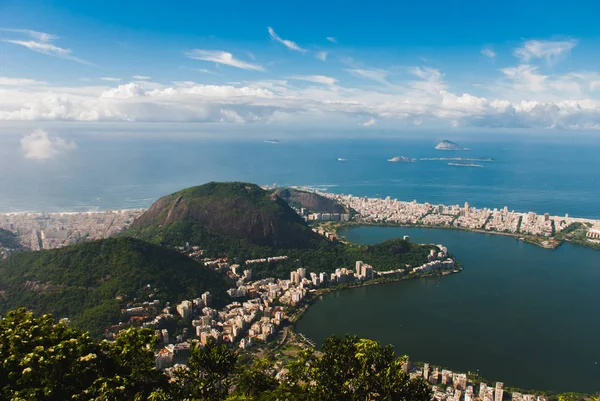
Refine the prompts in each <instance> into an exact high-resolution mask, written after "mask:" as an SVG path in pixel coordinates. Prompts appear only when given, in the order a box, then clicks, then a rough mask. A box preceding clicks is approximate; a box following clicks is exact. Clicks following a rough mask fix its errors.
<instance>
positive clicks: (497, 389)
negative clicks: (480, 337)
mask: <svg viewBox="0 0 600 401" xmlns="http://www.w3.org/2000/svg"><path fill="white" fill-rule="evenodd" d="M402 368H403V370H404V371H405V373H408V374H409V375H410V377H411V378H415V377H422V378H423V379H424V380H425V381H426V382H428V383H429V384H430V385H431V386H432V393H433V394H432V401H434V400H436V401H463V400H464V401H503V400H508V399H510V400H512V401H547V399H546V398H545V397H542V396H538V395H533V394H521V393H519V392H516V391H515V392H512V393H508V392H506V391H505V390H504V383H502V382H496V385H495V386H489V385H488V384H487V383H481V384H479V388H477V386H474V385H472V383H470V382H469V381H468V378H467V375H466V374H465V373H457V372H453V371H451V370H446V369H442V370H440V369H439V368H432V367H431V366H430V365H429V364H428V363H425V364H424V365H423V367H422V368H421V367H417V366H415V367H414V368H412V369H410V363H408V362H406V363H405V364H404V365H403V366H402Z"/></svg>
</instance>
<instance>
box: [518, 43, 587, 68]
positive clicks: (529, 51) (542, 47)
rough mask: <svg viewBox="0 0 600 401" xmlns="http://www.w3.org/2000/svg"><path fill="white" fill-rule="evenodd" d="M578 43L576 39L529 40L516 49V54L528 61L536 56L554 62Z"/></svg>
mask: <svg viewBox="0 0 600 401" xmlns="http://www.w3.org/2000/svg"><path fill="white" fill-rule="evenodd" d="M576 45H577V41H576V40H574V39H571V40H562V41H552V40H529V41H527V42H525V43H524V44H523V47H519V48H517V49H515V51H514V55H515V56H516V57H519V58H520V59H522V60H523V61H524V62H526V63H527V62H529V61H530V60H532V59H536V58H542V59H545V60H546V61H548V62H552V61H554V60H556V59H557V58H559V57H560V56H561V55H562V54H563V53H567V52H569V51H570V50H571V49H573V48H574V47H575V46H576Z"/></svg>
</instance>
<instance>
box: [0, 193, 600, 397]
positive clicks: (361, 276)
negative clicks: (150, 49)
mask: <svg viewBox="0 0 600 401" xmlns="http://www.w3.org/2000/svg"><path fill="white" fill-rule="evenodd" d="M320 195H322V196H325V197H328V198H330V199H334V200H335V201H337V202H339V203H340V204H342V205H345V206H347V207H348V208H350V209H351V210H352V211H353V213H352V214H350V213H312V212H311V211H310V210H307V209H305V208H298V209H295V210H296V212H297V213H298V214H299V215H300V216H302V217H303V218H304V219H305V220H306V221H308V222H309V223H314V226H313V227H314V228H313V231H315V232H316V233H318V234H320V235H322V236H325V237H326V238H328V239H329V240H331V241H336V240H337V237H336V233H335V231H327V230H326V229H324V228H322V227H323V226H322V223H327V222H340V223H350V222H358V223H392V224H401V225H423V226H433V227H440V226H441V227H448V228H461V229H469V230H484V231H490V232H499V233H507V234H510V235H519V236H522V235H531V236H536V237H543V238H547V239H552V238H554V237H556V236H557V235H558V234H560V233H561V232H563V231H565V230H566V229H567V228H568V227H570V226H571V225H572V224H574V223H579V224H581V226H582V227H584V229H585V237H586V240H587V241H590V242H591V243H598V242H600V241H599V237H600V221H598V220H590V219H578V218H571V217H569V216H568V215H566V216H564V217H558V216H550V215H548V214H544V215H537V214H536V213H533V212H529V213H519V212H514V211H509V210H508V208H507V207H504V208H503V209H493V210H492V209H487V208H484V209H477V208H474V207H471V206H469V204H468V203H466V204H465V205H464V206H459V205H453V206H446V205H432V204H429V203H417V202H416V201H413V202H402V201H398V200H395V199H390V198H389V197H388V198H385V199H376V198H366V197H354V196H352V195H338V194H327V193H320ZM143 212H144V210H120V211H106V212H100V213H52V214H50V213H22V214H3V215H0V228H3V229H5V230H9V231H11V232H14V233H15V234H16V237H17V238H18V240H19V241H20V243H21V245H22V246H24V247H26V248H30V249H31V250H34V251H36V250H42V249H53V248H60V247H64V246H66V245H69V244H74V243H78V242H82V241H85V240H91V239H100V238H107V237H110V236H113V235H115V234H117V233H120V232H122V231H124V230H125V229H126V228H127V227H129V226H130V225H131V223H132V222H133V221H134V220H135V218H136V217H138V216H139V215H140V214H142V213H143ZM355 213H356V214H355ZM404 239H405V240H409V238H408V237H405V238H404ZM538 244H540V245H542V246H550V244H549V243H546V242H540V243H538ZM177 250H178V251H179V252H181V253H184V254H185V255H187V256H189V257H190V258H193V259H195V260H197V261H199V262H201V263H203V264H204V265H205V266H207V267H209V268H211V269H213V270H214V271H216V272H218V273H219V274H221V275H223V276H224V277H226V278H227V279H228V281H229V282H231V283H235V285H234V286H232V287H231V288H229V289H228V290H227V294H228V295H229V297H230V299H231V300H232V302H230V303H228V304H226V305H225V306H224V307H220V308H219V307H217V306H216V305H215V304H214V302H213V299H212V298H213V297H212V295H211V293H210V292H204V293H199V294H197V296H196V297H193V298H190V299H188V300H184V301H182V302H179V303H177V304H169V303H168V302H165V301H164V300H161V299H153V298H151V297H152V295H153V293H152V291H153V289H152V288H151V286H150V285H148V288H147V290H148V293H149V294H150V298H149V299H146V300H139V299H135V300H126V301H127V305H126V307H125V308H124V309H123V310H122V311H121V313H122V318H121V322H120V323H119V324H117V325H114V326H111V327H107V328H106V330H105V333H104V335H105V337H106V338H109V339H115V338H117V336H118V334H119V333H121V332H122V331H123V330H124V328H126V327H131V326H134V327H144V328H150V329H152V330H154V331H155V334H156V337H157V338H158V339H159V342H158V346H157V348H156V353H155V362H156V367H157V368H158V369H160V370H163V371H164V372H165V373H166V374H167V375H170V376H172V375H173V374H174V372H176V371H177V369H178V368H179V367H180V366H181V365H185V364H186V362H187V360H188V358H189V357H190V352H191V351H190V348H191V345H192V344H195V343H198V344H202V345H206V344H208V343H209V342H216V343H222V344H229V345H230V346H233V347H237V348H239V349H241V350H243V351H245V352H246V351H247V352H250V353H252V354H254V355H264V354H265V353H267V352H273V350H274V349H275V350H276V349H278V348H279V349H296V350H301V349H306V348H311V347H313V348H314V347H315V346H316V344H314V342H313V341H312V340H311V339H309V338H307V337H305V336H304V335H303V334H301V333H295V332H294V330H293V324H294V322H295V321H297V320H298V318H299V317H300V316H301V314H302V313H303V311H304V310H306V308H307V307H308V306H309V305H310V303H311V302H312V300H314V299H316V298H317V297H319V296H320V295H322V294H324V293H326V292H329V291H332V290H335V289H338V288H341V287H352V286H358V285H368V284H371V283H376V282H378V281H388V280H399V279H406V278H411V277H421V276H426V275H432V274H449V273H452V272H458V271H459V270H460V267H459V266H457V264H456V262H455V260H454V259H453V258H452V257H451V255H450V254H449V253H448V249H446V247H444V246H443V245H436V246H435V249H432V250H431V251H430V253H429V255H428V257H427V262H426V263H424V264H422V265H420V266H410V265H405V266H401V267H398V268H396V269H392V270H386V271H383V270H380V269H378V267H377V266H370V265H368V264H366V263H363V262H362V261H360V260H358V261H356V264H355V268H354V269H352V270H351V269H346V268H339V269H337V270H336V271H335V272H332V273H326V272H320V273H317V272H310V273H308V272H307V270H306V269H305V268H302V267H301V268H298V269H297V270H295V271H292V272H291V273H290V276H289V278H287V279H281V278H273V277H270V278H261V279H258V280H256V279H253V267H254V266H255V265H261V264H277V263H280V262H283V261H286V260H287V259H288V256H286V255H277V256H276V255H273V256H270V257H265V258H260V259H249V260H245V261H243V262H241V263H238V264H235V263H231V262H230V261H229V260H228V259H227V258H226V257H221V258H214V257H212V258H208V257H205V255H204V250H203V249H201V247H199V246H190V245H189V244H182V245H181V246H179V247H177ZM0 251H1V256H2V257H6V256H7V255H8V254H10V253H11V252H13V251H14V249H11V248H7V247H4V248H2V249H0ZM63 321H65V322H67V323H68V321H69V319H68V318H67V317H64V318H63ZM173 328H175V329H173ZM403 370H404V372H405V373H406V374H409V375H410V377H422V378H423V379H424V380H425V381H426V382H427V383H429V384H430V385H431V386H432V387H431V390H432V394H433V396H432V397H433V398H432V399H435V400H452V401H460V400H465V401H475V400H482V401H501V400H503V399H511V400H514V401H520V400H527V401H542V400H546V398H545V397H543V396H541V395H539V394H523V393H522V392H518V391H510V392H509V391H506V392H505V390H504V385H503V383H501V382H497V383H496V384H495V386H492V385H488V384H487V383H485V381H481V380H480V379H478V380H471V377H470V376H469V375H467V374H465V373H457V372H452V371H449V370H446V369H441V368H439V367H433V365H430V364H428V363H424V364H423V363H410V362H408V361H406V362H405V363H404V364H403ZM286 373H287V368H286V365H285V364H284V363H277V364H276V365H275V372H274V376H275V377H276V378H278V379H281V378H282V377H285V375H286Z"/></svg>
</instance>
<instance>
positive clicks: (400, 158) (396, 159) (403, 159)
mask: <svg viewBox="0 0 600 401" xmlns="http://www.w3.org/2000/svg"><path fill="white" fill-rule="evenodd" d="M387 161H389V162H391V163H413V162H416V161H417V159H411V158H410V157H406V156H394V157H392V158H391V159H387Z"/></svg>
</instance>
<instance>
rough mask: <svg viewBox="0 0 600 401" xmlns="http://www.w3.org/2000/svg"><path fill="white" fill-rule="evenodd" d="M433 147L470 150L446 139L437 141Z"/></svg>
mask: <svg viewBox="0 0 600 401" xmlns="http://www.w3.org/2000/svg"><path fill="white" fill-rule="evenodd" d="M435 149H437V150H470V149H469V148H463V147H462V146H460V145H459V144H458V143H456V142H452V141H448V140H443V141H442V142H440V143H438V144H437V145H436V147H435Z"/></svg>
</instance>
